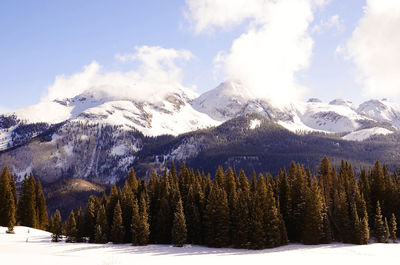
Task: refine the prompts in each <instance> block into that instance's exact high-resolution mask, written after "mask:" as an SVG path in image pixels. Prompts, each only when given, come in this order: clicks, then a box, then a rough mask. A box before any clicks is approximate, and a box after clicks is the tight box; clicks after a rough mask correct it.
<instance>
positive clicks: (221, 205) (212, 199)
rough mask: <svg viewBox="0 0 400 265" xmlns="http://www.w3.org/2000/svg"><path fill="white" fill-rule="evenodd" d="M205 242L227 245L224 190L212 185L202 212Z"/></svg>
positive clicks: (226, 209)
mask: <svg viewBox="0 0 400 265" xmlns="http://www.w3.org/2000/svg"><path fill="white" fill-rule="evenodd" d="M204 226H205V243H206V245H207V246H210V247H217V248H222V247H227V246H229V206H228V199H227V196H226V192H225V190H224V189H223V187H221V186H220V185H217V184H215V185H213V187H212V188H211V191H210V194H209V196H208V199H207V206H206V209H205V213H204Z"/></svg>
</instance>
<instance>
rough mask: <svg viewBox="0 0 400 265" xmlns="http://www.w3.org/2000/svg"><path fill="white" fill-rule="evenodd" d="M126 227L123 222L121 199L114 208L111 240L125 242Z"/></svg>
mask: <svg viewBox="0 0 400 265" xmlns="http://www.w3.org/2000/svg"><path fill="white" fill-rule="evenodd" d="M124 233H125V229H124V226H123V224H122V210H121V205H120V203H119V201H117V204H116V206H115V209H114V216H113V223H112V227H111V240H112V242H113V243H117V244H118V243H123V242H124Z"/></svg>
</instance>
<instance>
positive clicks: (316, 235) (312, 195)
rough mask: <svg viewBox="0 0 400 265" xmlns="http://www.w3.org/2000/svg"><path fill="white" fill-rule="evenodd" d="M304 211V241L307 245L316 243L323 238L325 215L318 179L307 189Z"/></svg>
mask: <svg viewBox="0 0 400 265" xmlns="http://www.w3.org/2000/svg"><path fill="white" fill-rule="evenodd" d="M305 202H306V203H305V211H304V217H303V218H304V227H303V242H304V244H306V245H315V244H319V243H320V242H321V239H322V238H323V228H324V217H323V203H322V196H321V193H320V190H319V188H318V184H317V181H316V179H313V180H312V185H311V187H310V188H309V189H307V195H306V200H305Z"/></svg>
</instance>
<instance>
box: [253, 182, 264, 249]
mask: <svg viewBox="0 0 400 265" xmlns="http://www.w3.org/2000/svg"><path fill="white" fill-rule="evenodd" d="M253 189H254V192H253V197H252V202H251V211H250V213H251V214H250V247H251V248H252V249H263V248H265V246H266V243H265V238H266V231H265V226H264V207H265V203H264V202H265V194H266V188H265V183H264V176H262V175H260V176H259V178H258V181H257V180H255V179H254V178H253Z"/></svg>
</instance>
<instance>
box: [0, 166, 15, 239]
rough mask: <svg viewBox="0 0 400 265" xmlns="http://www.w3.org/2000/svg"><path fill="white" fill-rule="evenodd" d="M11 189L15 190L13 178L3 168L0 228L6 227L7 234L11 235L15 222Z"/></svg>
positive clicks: (0, 196)
mask: <svg viewBox="0 0 400 265" xmlns="http://www.w3.org/2000/svg"><path fill="white" fill-rule="evenodd" d="M13 188H15V182H14V178H13V177H12V176H11V174H10V172H9V171H8V168H7V167H5V168H4V169H3V171H2V173H1V176H0V226H6V227H8V233H13V231H14V225H15V221H16V220H15V205H16V197H15V196H14V190H13Z"/></svg>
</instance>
